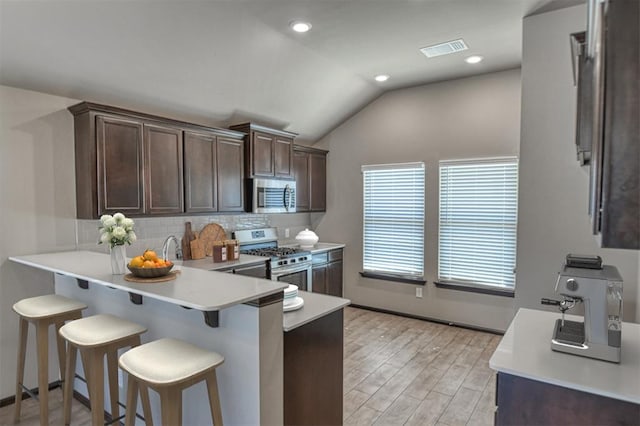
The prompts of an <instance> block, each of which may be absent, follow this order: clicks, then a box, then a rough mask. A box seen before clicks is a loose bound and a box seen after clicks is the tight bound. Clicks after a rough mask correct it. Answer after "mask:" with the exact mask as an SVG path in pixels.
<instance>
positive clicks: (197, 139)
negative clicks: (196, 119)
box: [184, 132, 218, 213]
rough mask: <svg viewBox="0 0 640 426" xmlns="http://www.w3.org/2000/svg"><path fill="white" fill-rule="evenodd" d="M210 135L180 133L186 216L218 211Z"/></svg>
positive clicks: (214, 147)
mask: <svg viewBox="0 0 640 426" xmlns="http://www.w3.org/2000/svg"><path fill="white" fill-rule="evenodd" d="M216 142H217V141H216V136H215V135H213V134H211V133H195V132H184V190H185V193H184V195H185V210H186V211H187V212H188V213H201V212H215V211H218V182H217V174H218V160H217V159H218V150H217V144H216Z"/></svg>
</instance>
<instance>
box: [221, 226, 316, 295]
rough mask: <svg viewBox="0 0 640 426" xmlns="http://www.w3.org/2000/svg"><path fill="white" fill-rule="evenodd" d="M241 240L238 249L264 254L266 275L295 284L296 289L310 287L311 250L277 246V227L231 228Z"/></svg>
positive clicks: (235, 236)
mask: <svg viewBox="0 0 640 426" xmlns="http://www.w3.org/2000/svg"><path fill="white" fill-rule="evenodd" d="M233 235H234V238H235V239H236V240H238V242H239V244H240V253H242V254H250V255H253V256H265V257H268V258H269V259H270V260H269V262H268V268H267V270H268V272H269V278H270V279H271V280H273V281H283V282H286V283H289V284H294V285H297V286H298V289H300V290H304V291H312V289H313V283H312V280H311V276H312V272H311V271H312V261H311V252H310V251H307V250H302V249H299V248H291V247H278V233H277V230H276V228H260V229H247V230H241V231H235V232H234V234H233Z"/></svg>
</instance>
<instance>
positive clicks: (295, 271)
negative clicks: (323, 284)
mask: <svg viewBox="0 0 640 426" xmlns="http://www.w3.org/2000/svg"><path fill="white" fill-rule="evenodd" d="M271 280H272V281H282V282H285V283H289V284H293V285H296V286H298V290H302V291H311V290H312V289H313V283H312V282H311V265H310V264H309V265H304V266H303V265H299V266H294V267H287V268H276V269H275V270H271Z"/></svg>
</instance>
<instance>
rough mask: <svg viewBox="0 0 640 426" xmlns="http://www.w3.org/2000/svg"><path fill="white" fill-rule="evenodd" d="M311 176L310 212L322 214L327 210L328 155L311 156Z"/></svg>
mask: <svg viewBox="0 0 640 426" xmlns="http://www.w3.org/2000/svg"><path fill="white" fill-rule="evenodd" d="M309 176H310V178H309V179H310V180H311V195H310V197H309V198H310V204H309V210H311V211H312V212H322V211H325V210H327V156H326V154H315V153H313V154H310V155H309Z"/></svg>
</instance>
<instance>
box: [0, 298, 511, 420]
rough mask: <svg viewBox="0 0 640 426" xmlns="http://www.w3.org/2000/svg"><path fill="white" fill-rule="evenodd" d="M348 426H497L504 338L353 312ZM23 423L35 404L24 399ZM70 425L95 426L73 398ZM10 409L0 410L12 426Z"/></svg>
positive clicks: (33, 416) (54, 410)
mask: <svg viewBox="0 0 640 426" xmlns="http://www.w3.org/2000/svg"><path fill="white" fill-rule="evenodd" d="M344 326H345V330H344V343H345V348H344V357H345V360H344V423H345V425H371V424H375V425H383V426H387V425H389V426H390V425H420V426H427V425H448V426H457V425H473V426H475V425H478V426H482V425H493V412H494V410H495V405H494V394H495V373H494V372H493V371H492V370H490V369H489V358H490V357H491V354H492V353H493V351H494V350H495V348H496V346H497V345H498V342H499V341H500V338H501V336H496V335H494V334H490V333H483V332H478V331H472V330H466V329H463V328H457V327H450V326H447V325H443V324H436V323H431V322H427V321H421V320H415V319H411V318H403V317H399V316H396V315H390V314H383V313H378V312H372V311H367V310H363V309H357V308H351V307H348V308H346V309H345V316H344ZM49 407H50V424H61V423H62V409H61V408H62V392H61V391H60V389H55V390H53V391H52V392H51V393H50V401H49ZM22 410H23V411H22V412H23V415H22V421H21V422H20V425H23V426H37V425H38V424H39V421H38V404H37V402H36V401H33V400H31V399H29V400H25V401H23V405H22ZM71 418H72V419H73V422H72V424H73V425H82V426H84V425H90V424H91V417H90V413H89V410H87V409H86V408H85V407H84V406H82V405H81V404H80V403H79V402H77V401H75V400H74V401H73V412H72V416H71ZM12 419H13V405H10V406H7V407H2V408H0V425H9V424H12Z"/></svg>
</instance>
